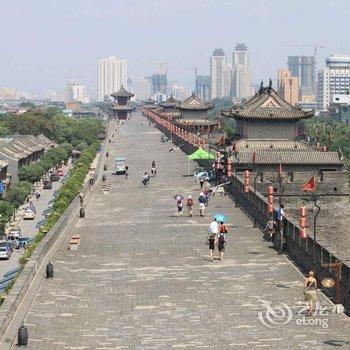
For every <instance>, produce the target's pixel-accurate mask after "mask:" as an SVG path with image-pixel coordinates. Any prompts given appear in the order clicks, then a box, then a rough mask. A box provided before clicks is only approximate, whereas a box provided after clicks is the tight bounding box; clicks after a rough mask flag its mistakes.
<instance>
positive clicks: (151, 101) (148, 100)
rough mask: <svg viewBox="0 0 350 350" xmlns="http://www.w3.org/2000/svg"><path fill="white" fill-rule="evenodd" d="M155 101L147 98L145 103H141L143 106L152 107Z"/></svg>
mask: <svg viewBox="0 0 350 350" xmlns="http://www.w3.org/2000/svg"><path fill="white" fill-rule="evenodd" d="M156 102H157V101H156V100H153V98H151V97H149V98H148V99H147V100H146V101H144V102H143V103H144V104H145V105H151V106H153V105H154V104H155V103H156Z"/></svg>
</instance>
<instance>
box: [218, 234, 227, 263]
mask: <svg viewBox="0 0 350 350" xmlns="http://www.w3.org/2000/svg"><path fill="white" fill-rule="evenodd" d="M225 246H226V235H225V233H224V232H221V233H220V234H219V237H218V251H219V253H220V260H221V261H222V260H223V259H224V253H225Z"/></svg>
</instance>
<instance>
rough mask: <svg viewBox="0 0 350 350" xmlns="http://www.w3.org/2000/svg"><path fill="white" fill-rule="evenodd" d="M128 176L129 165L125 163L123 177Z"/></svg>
mask: <svg viewBox="0 0 350 350" xmlns="http://www.w3.org/2000/svg"><path fill="white" fill-rule="evenodd" d="M128 177H129V165H128V164H125V178H126V179H127V178H128Z"/></svg>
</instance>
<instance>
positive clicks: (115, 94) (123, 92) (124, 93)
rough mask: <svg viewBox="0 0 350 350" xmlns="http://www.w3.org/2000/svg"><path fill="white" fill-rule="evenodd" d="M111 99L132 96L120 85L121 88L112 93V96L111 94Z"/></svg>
mask: <svg viewBox="0 0 350 350" xmlns="http://www.w3.org/2000/svg"><path fill="white" fill-rule="evenodd" d="M111 96H112V97H114V98H117V97H127V98H130V97H133V96H134V94H132V93H131V92H128V91H126V90H125V89H124V86H123V85H122V86H121V88H120V89H119V90H118V91H117V92H113V94H111Z"/></svg>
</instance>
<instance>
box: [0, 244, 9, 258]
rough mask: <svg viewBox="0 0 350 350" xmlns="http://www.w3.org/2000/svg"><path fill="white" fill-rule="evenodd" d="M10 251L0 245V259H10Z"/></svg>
mask: <svg viewBox="0 0 350 350" xmlns="http://www.w3.org/2000/svg"><path fill="white" fill-rule="evenodd" d="M10 256H11V252H10V250H9V248H8V247H6V246H0V259H6V260H8V259H10Z"/></svg>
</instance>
